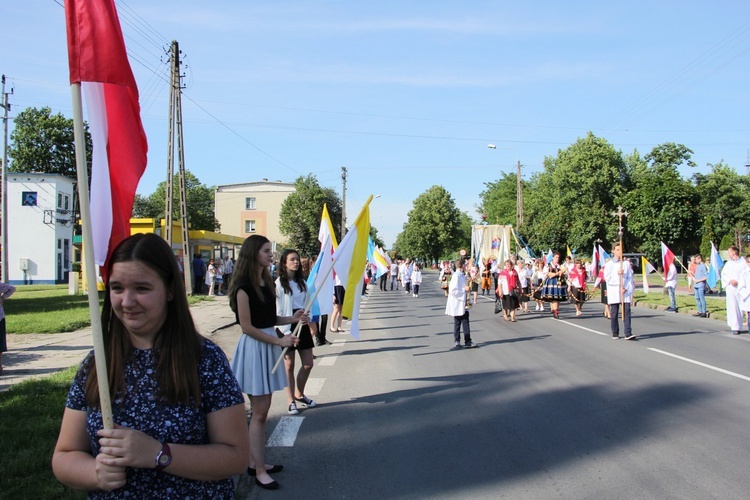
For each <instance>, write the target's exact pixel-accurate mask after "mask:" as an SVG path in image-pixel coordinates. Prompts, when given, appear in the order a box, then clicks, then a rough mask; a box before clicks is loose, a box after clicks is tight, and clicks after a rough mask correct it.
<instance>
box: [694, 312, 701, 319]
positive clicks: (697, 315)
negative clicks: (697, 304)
mask: <svg viewBox="0 0 750 500" xmlns="http://www.w3.org/2000/svg"><path fill="white" fill-rule="evenodd" d="M693 316H695V317H696V318H702V317H703V313H695V314H693Z"/></svg>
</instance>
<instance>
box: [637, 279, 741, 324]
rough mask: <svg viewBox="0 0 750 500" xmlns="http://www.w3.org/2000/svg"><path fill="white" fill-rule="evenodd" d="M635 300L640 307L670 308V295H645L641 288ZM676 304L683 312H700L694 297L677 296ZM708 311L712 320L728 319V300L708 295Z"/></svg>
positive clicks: (653, 293) (652, 293)
mask: <svg viewBox="0 0 750 500" xmlns="http://www.w3.org/2000/svg"><path fill="white" fill-rule="evenodd" d="M634 298H635V301H636V302H637V303H638V304H640V305H643V304H649V305H654V306H656V305H660V306H665V307H669V296H668V295H665V294H662V293H655V292H650V293H649V294H645V293H643V290H642V289H641V288H640V287H639V288H637V289H636V291H635V297H634ZM675 302H677V309H679V310H680V311H682V312H685V311H688V310H696V311H697V310H698V308H697V307H696V306H695V298H694V297H693V296H692V295H681V294H677V295H676V296H675ZM706 310H707V311H708V312H709V314H710V316H711V318H713V319H720V320H725V319H727V308H726V299H725V298H724V297H712V296H711V295H707V296H706Z"/></svg>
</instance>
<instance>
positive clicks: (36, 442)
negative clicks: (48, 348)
mask: <svg viewBox="0 0 750 500" xmlns="http://www.w3.org/2000/svg"><path fill="white" fill-rule="evenodd" d="M75 370H76V368H69V369H68V370H65V371H62V372H59V373H56V374H54V375H51V376H49V377H46V378H43V379H39V380H28V381H26V382H22V383H20V384H18V385H15V386H13V387H11V388H10V389H8V390H7V391H4V392H0V422H2V425H0V470H1V471H2V473H0V498H14V499H15V498H84V496H85V495H84V493H82V492H79V491H75V490H72V489H70V488H68V487H67V486H64V485H62V484H61V483H59V482H58V481H57V479H55V476H54V475H53V474H52V466H51V460H52V451H53V450H54V448H55V443H56V442H57V435H58V433H59V431H60V422H61V420H62V414H63V410H64V409H65V399H66V397H67V395H68V389H69V388H70V383H71V381H72V379H73V376H74V375H75Z"/></svg>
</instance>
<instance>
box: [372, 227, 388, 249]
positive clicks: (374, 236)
mask: <svg viewBox="0 0 750 500" xmlns="http://www.w3.org/2000/svg"><path fill="white" fill-rule="evenodd" d="M370 238H371V239H372V242H373V243H374V244H375V246H379V247H380V248H385V242H384V241H383V240H382V239H380V236H378V228H376V227H375V226H373V225H370Z"/></svg>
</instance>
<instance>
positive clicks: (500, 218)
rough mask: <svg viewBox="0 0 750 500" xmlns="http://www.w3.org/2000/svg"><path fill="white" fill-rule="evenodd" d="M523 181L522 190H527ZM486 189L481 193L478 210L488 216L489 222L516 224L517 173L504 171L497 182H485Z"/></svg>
mask: <svg viewBox="0 0 750 500" xmlns="http://www.w3.org/2000/svg"><path fill="white" fill-rule="evenodd" d="M523 184H525V183H524V182H522V184H521V191H522V192H523V191H525V189H524V186H523ZM484 186H485V190H484V191H482V192H481V193H479V199H480V203H479V206H478V207H477V211H478V212H479V213H480V214H484V215H486V216H487V222H488V223H489V224H502V225H515V223H516V215H517V204H516V196H517V195H516V193H517V192H518V191H517V187H518V186H517V182H516V174H511V173H508V172H503V174H502V176H501V177H500V179H498V180H497V181H495V182H485V183H484Z"/></svg>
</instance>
